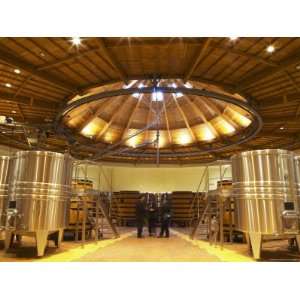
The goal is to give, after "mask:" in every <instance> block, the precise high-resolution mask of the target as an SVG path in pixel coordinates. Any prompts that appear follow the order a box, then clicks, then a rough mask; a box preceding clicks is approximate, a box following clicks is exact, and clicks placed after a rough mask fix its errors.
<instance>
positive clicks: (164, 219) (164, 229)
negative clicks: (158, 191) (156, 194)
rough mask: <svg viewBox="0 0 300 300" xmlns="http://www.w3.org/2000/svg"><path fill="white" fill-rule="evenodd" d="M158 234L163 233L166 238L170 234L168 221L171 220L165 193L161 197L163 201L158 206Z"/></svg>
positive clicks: (161, 235) (161, 234)
mask: <svg viewBox="0 0 300 300" xmlns="http://www.w3.org/2000/svg"><path fill="white" fill-rule="evenodd" d="M160 221H161V227H160V235H159V237H163V236H164V235H165V237H166V238H168V237H169V236H170V230H169V227H170V222H171V208H170V205H169V203H168V200H167V195H166V194H165V195H164V197H163V201H162V204H161V207H160Z"/></svg>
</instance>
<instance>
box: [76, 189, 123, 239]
mask: <svg viewBox="0 0 300 300" xmlns="http://www.w3.org/2000/svg"><path fill="white" fill-rule="evenodd" d="M73 196H75V197H77V198H78V199H79V200H78V204H77V220H76V226H75V241H76V242H78V241H79V234H80V232H81V239H80V241H81V243H82V244H84V243H85V242H86V240H87V236H86V233H90V234H91V233H92V232H94V240H95V241H98V240H99V239H100V238H104V237H106V235H113V237H115V238H118V237H119V233H118V230H117V228H116V226H115V224H114V223H113V222H112V219H111V218H110V216H109V211H108V207H107V206H106V204H105V203H104V201H103V195H101V193H100V192H99V191H96V190H87V191H84V192H75V193H74V195H73ZM80 211H82V212H83V220H82V222H81V223H80V222H79V212H80Z"/></svg>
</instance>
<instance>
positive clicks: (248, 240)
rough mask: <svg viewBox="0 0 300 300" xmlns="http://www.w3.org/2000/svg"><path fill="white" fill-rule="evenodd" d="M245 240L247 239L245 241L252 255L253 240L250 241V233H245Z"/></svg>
mask: <svg viewBox="0 0 300 300" xmlns="http://www.w3.org/2000/svg"><path fill="white" fill-rule="evenodd" d="M243 240H245V243H246V244H247V250H248V253H249V254H250V255H251V254H252V253H251V242H250V237H249V233H244V234H243Z"/></svg>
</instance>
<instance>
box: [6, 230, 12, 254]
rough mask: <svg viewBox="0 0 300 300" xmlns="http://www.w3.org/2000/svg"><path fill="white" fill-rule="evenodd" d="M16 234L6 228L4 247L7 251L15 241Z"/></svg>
mask: <svg viewBox="0 0 300 300" xmlns="http://www.w3.org/2000/svg"><path fill="white" fill-rule="evenodd" d="M13 239H14V234H13V233H12V231H10V230H6V232H5V240H4V249H5V251H6V250H8V249H9V248H10V247H11V246H12V243H13Z"/></svg>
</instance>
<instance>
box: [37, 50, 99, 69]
mask: <svg viewBox="0 0 300 300" xmlns="http://www.w3.org/2000/svg"><path fill="white" fill-rule="evenodd" d="M99 49H100V48H99V47H96V48H90V49H88V50H85V51H80V52H78V53H76V54H72V55H68V56H66V57H65V58H62V59H57V60H56V61H54V62H52V63H49V64H45V65H43V66H41V67H39V68H38V70H39V71H43V70H49V69H53V68H57V67H59V66H61V65H63V64H67V63H71V62H73V61H76V60H77V59H79V58H82V57H85V56H86V55H88V54H91V53H94V52H97V51H99Z"/></svg>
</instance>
